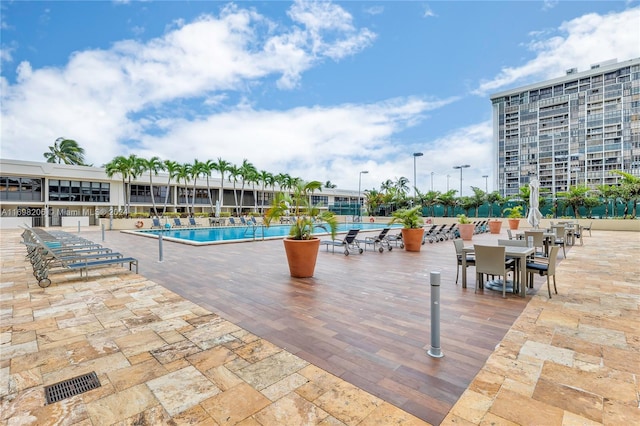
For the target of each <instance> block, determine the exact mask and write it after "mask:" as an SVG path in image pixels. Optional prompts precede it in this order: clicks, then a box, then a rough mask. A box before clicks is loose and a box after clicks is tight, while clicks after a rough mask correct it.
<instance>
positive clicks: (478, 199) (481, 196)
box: [470, 186, 487, 217]
mask: <svg viewBox="0 0 640 426" xmlns="http://www.w3.org/2000/svg"><path fill="white" fill-rule="evenodd" d="M471 190H472V191H473V196H471V197H470V199H471V200H470V201H471V204H472V205H473V208H475V209H476V217H478V214H479V212H480V206H482V205H483V204H484V202H485V200H486V199H487V193H486V192H484V191H483V190H482V189H480V188H477V187H475V186H472V187H471Z"/></svg>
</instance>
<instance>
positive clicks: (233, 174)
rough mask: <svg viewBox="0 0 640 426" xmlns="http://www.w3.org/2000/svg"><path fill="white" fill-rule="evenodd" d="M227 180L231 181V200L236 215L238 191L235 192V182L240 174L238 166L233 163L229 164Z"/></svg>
mask: <svg viewBox="0 0 640 426" xmlns="http://www.w3.org/2000/svg"><path fill="white" fill-rule="evenodd" d="M228 171H229V182H233V201H234V202H235V206H234V208H235V209H236V215H237V214H238V193H237V192H236V183H237V182H238V177H239V176H240V168H239V167H238V166H236V165H235V164H233V165H231V166H229V169H228Z"/></svg>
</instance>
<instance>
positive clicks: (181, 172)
mask: <svg viewBox="0 0 640 426" xmlns="http://www.w3.org/2000/svg"><path fill="white" fill-rule="evenodd" d="M176 177H177V178H178V184H179V183H180V179H182V180H183V181H184V200H185V204H186V206H187V216H191V212H190V211H189V181H190V179H191V164H189V163H184V164H181V165H180V167H179V168H178V172H177V175H176ZM193 196H194V197H195V194H193Z"/></svg>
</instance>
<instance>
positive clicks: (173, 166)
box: [162, 160, 180, 216]
mask: <svg viewBox="0 0 640 426" xmlns="http://www.w3.org/2000/svg"><path fill="white" fill-rule="evenodd" d="M164 170H166V171H167V173H168V175H169V178H168V179H167V192H166V193H165V194H164V207H163V208H162V216H164V215H165V214H166V213H167V203H168V201H169V193H170V192H171V179H175V178H176V177H177V176H178V172H179V171H180V164H179V163H177V162H176V161H171V160H164Z"/></svg>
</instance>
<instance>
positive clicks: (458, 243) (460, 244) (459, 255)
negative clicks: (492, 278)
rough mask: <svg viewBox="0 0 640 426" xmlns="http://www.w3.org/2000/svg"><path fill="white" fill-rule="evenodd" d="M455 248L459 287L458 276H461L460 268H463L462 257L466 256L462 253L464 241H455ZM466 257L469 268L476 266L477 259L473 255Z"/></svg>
mask: <svg viewBox="0 0 640 426" xmlns="http://www.w3.org/2000/svg"><path fill="white" fill-rule="evenodd" d="M453 246H454V247H455V248H456V258H457V260H458V265H457V266H456V285H458V276H459V275H460V267H461V266H462V256H464V253H463V252H462V249H463V248H464V241H463V240H460V239H457V240H453ZM466 256H467V268H468V267H469V266H473V265H475V264H476V257H475V256H474V255H473V254H467V255H466Z"/></svg>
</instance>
